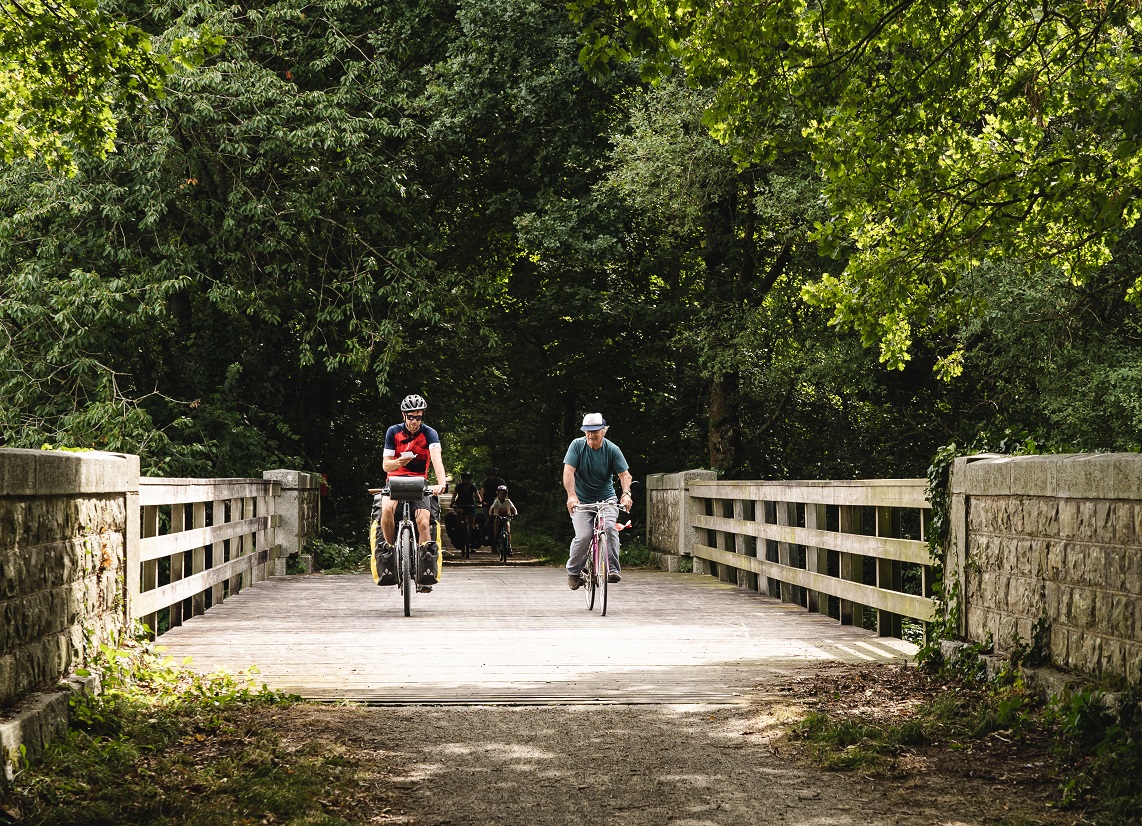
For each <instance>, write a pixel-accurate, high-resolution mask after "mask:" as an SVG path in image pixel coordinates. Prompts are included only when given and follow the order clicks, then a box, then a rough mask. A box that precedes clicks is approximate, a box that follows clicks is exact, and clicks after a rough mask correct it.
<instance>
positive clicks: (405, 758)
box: [274, 696, 1075, 826]
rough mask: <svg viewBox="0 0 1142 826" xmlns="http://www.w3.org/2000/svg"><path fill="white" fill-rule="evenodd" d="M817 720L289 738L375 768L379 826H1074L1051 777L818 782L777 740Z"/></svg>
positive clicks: (632, 715) (502, 710) (291, 718)
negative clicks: (789, 728)
mask: <svg viewBox="0 0 1142 826" xmlns="http://www.w3.org/2000/svg"><path fill="white" fill-rule="evenodd" d="M804 710H805V707H804V705H801V704H800V703H799V702H798V701H793V702H791V701H790V699H789V698H788V697H781V696H772V697H757V698H755V699H754V701H753V702H751V703H750V704H743V705H706V706H698V705H687V706H681V705H679V706H669V705H658V706H646V705H643V706H606V705H604V706H564V707H535V706H530V707H494V706H473V707H396V708H362V707H355V708H353V707H330V706H324V707H323V706H313V705H307V706H298V707H295V708H292V709H288V710H284V711H278V712H276V714H278V715H279V716H278V717H277V719H276V720H275V722H274V725H275V727H276V728H277V730H278V731H280V732H281V733H282V734H283V736H284V737H285V740H286V743H288V744H290V745H291V746H294V747H297V748H301V747H302V746H304V745H305V744H306V743H310V742H312V741H319V742H324V743H335V744H339V748H343V749H344V750H345V753H344V756H345V757H346V758H347V759H349V760H350V761H351V762H352V763H354V764H357V765H360V766H362V767H364V770H365V772H364V773H365V777H363V778H362V785H361V794H360V798H359V799H358V800H356V801H346V802H345V803H346V805H347V806H349V807H350V808H351V809H353V810H354V812H353V813H354V815H355V816H359V817H362V816H363V819H364V820H365V821H366V822H368V820H369V819H370V817H371V818H372V820H373V822H377V823H388V822H391V823H411V824H505V826H510V825H511V824H520V826H543V825H544V824H560V825H562V824H632V825H635V824H637V825H639V826H641V824H647V826H650V825H651V824H676V825H677V826H714V825H715V824H716V826H734V825H736V824H742V825H743V826H745V824H751V825H752V824H758V823H770V824H799V826H806V825H807V824H831V825H832V826H843V824H854V825H855V824H949V825H952V824H955V825H956V826H959V824H990V823H1011V824H1016V823H1019V824H1032V823H1043V824H1062V823H1072V822H1075V818H1074V816H1066V815H1061V814H1059V813H1057V812H1055V811H1053V810H1051V809H1050V808H1048V806H1047V803H1048V801H1049V800H1050V795H1051V793H1052V792H1053V788H1051V787H1050V785H1049V784H1047V783H1044V782H1042V778H1037V779H1036V780H1035V781H1034V782H1030V783H1022V782H1014V783H1013V782H1010V781H1009V780H1005V779H1000V778H996V777H991V778H990V779H984V778H982V777H979V776H975V777H973V776H967V775H966V774H965V773H964V771H963V766H962V765H961V766H959V767H957V769H956V770H955V771H953V772H952V773H951V774H941V773H939V772H932V771H930V770H929V771H924V770H921V771H919V772H914V773H910V772H904V773H902V776H900V777H889V778H886V777H879V778H865V777H861V776H859V775H853V774H850V773H839V772H824V771H821V770H819V769H816V768H814V767H812V766H811V765H810V764H809V763H808V761H806V760H805V759H804V758H803V757H802V756H801V755H799V754H798V753H797V750H796V748H795V747H794V746H792V745H790V744H788V743H787V742H779V741H778V736H779V733H780V730H781V726H780V725H779V724H780V722H781V721H783V720H784V721H788V720H789V719H791V718H792V717H797V716H800V715H801V714H803V713H804ZM969 762H970V761H969ZM968 771H969V772H970V769H969V770H968ZM971 773H973V774H974V772H971ZM366 815H367V816H366Z"/></svg>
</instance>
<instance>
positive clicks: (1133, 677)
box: [947, 454, 1142, 682]
mask: <svg viewBox="0 0 1142 826" xmlns="http://www.w3.org/2000/svg"><path fill="white" fill-rule="evenodd" d="M952 494H953V509H952V527H953V531H952V533H953V535H952V547H951V549H950V554H949V558H948V565H947V576H948V579H949V581H951V582H954V581H958V582H959V588H960V598H961V606H962V609H963V611H962V626H963V627H962V628H961V631H962V632H963V634H964V635H965V637H966V638H967V639H968V640H970V641H972V642H982V641H985V640H987V639H988V638H989V637H990V639H991V640H992V641H993V643H994V644H995V646H996V649H997V650H998V651H999V652H1000V653H1009V652H1011V651H1012V650H1013V649H1014V648H1015V647H1016V646H1019V645H1028V644H1030V643H1031V642H1032V640H1033V638H1034V635H1035V628H1036V625H1037V624H1039V625H1040V626H1041V627H1042V628H1043V629H1044V630H1045V632H1046V634H1045V638H1044V640H1043V641H1044V642H1045V643H1046V648H1047V651H1048V653H1049V655H1050V658H1051V662H1052V664H1054V665H1056V666H1059V667H1062V668H1065V669H1068V670H1071V671H1075V672H1078V673H1081V674H1085V675H1088V676H1093V677H1106V678H1110V679H1112V680H1127V681H1131V682H1139V681H1142V455H1137V454H1079V455H1056V456H1027V457H1003V458H1000V457H988V458H981V459H977V460H973V459H972V458H970V457H968V458H962V459H958V460H957V461H956V465H955V468H954V470H953V475H952Z"/></svg>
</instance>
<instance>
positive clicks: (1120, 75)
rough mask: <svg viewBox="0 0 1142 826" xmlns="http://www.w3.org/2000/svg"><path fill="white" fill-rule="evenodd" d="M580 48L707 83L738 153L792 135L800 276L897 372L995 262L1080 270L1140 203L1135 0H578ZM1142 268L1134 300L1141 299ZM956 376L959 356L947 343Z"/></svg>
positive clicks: (1104, 258)
mask: <svg viewBox="0 0 1142 826" xmlns="http://www.w3.org/2000/svg"><path fill="white" fill-rule="evenodd" d="M573 8H574V9H575V10H576V13H577V16H578V17H579V19H581V20H583V21H584V22H585V24H586V32H587V33H586V35H585V42H586V45H585V47H584V59H585V60H587V61H588V62H591V63H594V64H598V63H599V62H600V61H605V60H608V59H614V58H616V57H618V58H625V57H628V56H630V55H632V54H633V55H634V56H635V57H638V58H641V59H642V61H643V64H642V65H643V69H644V75H645V76H647V77H648V78H651V77H658V76H663V75H666V74H669V73H670V72H671V71H673V69H672V67H673V66H674V65H675V63H674V62H675V61H677V63H678V64H679V65H680V66H681V67H682V69H683V70H684V72H685V73H686V76H687V77H688V79H689V80H690V82H692V83H694V84H696V85H702V86H709V87H711V88H713V89H715V90H716V94H715V96H714V99H713V101H712V103H711V105H710V107H709V108H708V109H707V111H706V123H707V124H708V126H709V127H710V128H711V130H712V132H713V134H714V135H716V136H717V137H719V138H720V139H722V140H724V141H726V142H728V143H729V144H730V145H731V146H733V147H734V149H735V151H736V155H737V157H738V159H739V161H742V162H751V161H754V160H759V159H766V158H770V157H773V156H774V155H775V154H779V153H781V152H783V151H786V149H787V148H788V145H787V138H788V136H789V135H790V134H793V135H797V134H798V133H803V134H804V136H805V137H806V138H807V139H808V141H809V144H810V147H811V151H812V154H813V158H814V160H815V162H816V164H817V167H818V170H819V172H820V174H821V175H822V177H823V179H824V182H825V189H824V197H825V199H826V201H827V203H828V207H829V213H830V215H829V218H828V219H827V220H826V221H823V222H821V225H820V227H819V228H818V230H817V233H816V236H815V237H816V238H817V239H818V240H819V241H820V242H821V243H822V244H823V245H824V246H825V247H826V248H827V249H829V250H831V251H833V252H834V253H843V254H845V256H846V258H847V261H846V266H845V268H844V270H843V271H842V272H840V273H839V274H829V275H827V276H826V277H824V278H823V279H821V280H820V281H819V282H817V283H815V284H812V285H807V287H806V290H807V294H808V295H809V296H811V297H812V298H814V299H815V300H817V301H820V302H822V303H826V304H828V305H830V306H832V307H834V308H835V315H834V320H835V321H837V322H842V323H846V324H851V325H853V326H854V327H855V328H856V329H857V330H859V331H860V333H861V335H862V338H863V339H864V341H865V342H866V343H878V344H879V346H880V348H881V353H882V358H883V359H884V360H885V361H886V362H887V363H889V364H890V365H893V366H896V367H900V366H901V365H902V364H903V362H904V360H905V359H906V358H908V356H909V352H910V349H911V346H912V344H913V342H914V339H915V337H916V335H918V334H920V333H922V332H923V331H927V330H933V329H935V330H939V329H948V328H950V327H955V326H956V325H958V324H959V323H961V322H963V321H964V320H965V319H966V318H967V317H970V316H971V315H973V314H974V313H976V312H977V311H979V310H980V309H981V308H980V307H979V304H978V302H977V301H973V300H972V297H971V295H970V294H966V293H965V292H963V291H957V290H956V289H955V286H956V284H957V283H958V282H959V281H960V280H961V279H972V278H974V277H976V276H977V275H978V273H979V272H980V269H981V267H984V266H986V264H987V262H989V261H996V260H1002V259H1014V260H1018V261H1021V262H1023V265H1024V266H1025V267H1026V271H1027V276H1028V278H1030V279H1034V278H1038V277H1041V276H1042V274H1043V273H1045V271H1046V270H1048V269H1051V268H1057V269H1058V270H1060V271H1061V272H1062V273H1063V275H1065V276H1066V277H1067V278H1069V279H1070V280H1071V281H1072V282H1074V283H1077V284H1081V283H1085V282H1086V281H1087V280H1088V279H1090V278H1091V277H1092V274H1093V273H1095V272H1097V271H1098V270H1099V268H1100V267H1102V266H1103V265H1105V264H1106V263H1107V262H1108V261H1110V259H1111V254H1112V250H1113V249H1114V246H1115V243H1116V242H1117V240H1118V239H1119V238H1121V237H1122V235H1123V233H1124V232H1125V231H1126V230H1128V229H1129V228H1130V227H1132V226H1133V225H1134V223H1135V222H1136V221H1137V220H1138V217H1139V207H1138V196H1139V194H1140V191H1142V152H1140V149H1142V143H1140V141H1142V99H1140V95H1139V83H1140V78H1142V72H1140V71H1139V69H1140V68H1142V67H1140V64H1139V61H1140V60H1142V30H1140V24H1142V9H1140V7H1139V5H1138V4H1137V3H1136V2H1132V0H1120V2H1113V0H1112V1H1111V2H1107V3H1103V2H1099V3H1091V2H1087V0H1061V1H1056V2H1047V3H1039V2H1034V3H1030V2H1015V3H996V2H992V0H967V1H966V2H959V0H957V2H943V1H942V0H926V2H906V3H892V2H881V3H871V4H856V5H854V4H851V3H833V4H812V3H810V4H805V3H800V2H794V1H792V0H767V2H763V3H737V2H731V3H714V2H709V1H708V0H696V1H695V2H687V3H684V4H678V3H674V2H672V0H614V1H613V2H612V0H577V2H575V3H574V4H573ZM1140 290H1142V280H1135V281H1134V282H1133V284H1132V286H1131V288H1130V293H1129V296H1128V297H1129V298H1130V299H1131V300H1138V299H1139V297H1140V292H1139V291H1140ZM947 356H948V358H946V359H945V360H944V362H943V367H944V369H945V370H948V371H949V372H952V373H954V372H955V370H956V369H958V368H957V364H958V360H959V357H960V356H959V351H956V353H951V354H947Z"/></svg>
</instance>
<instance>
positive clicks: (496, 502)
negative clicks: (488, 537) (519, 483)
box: [488, 485, 519, 553]
mask: <svg viewBox="0 0 1142 826" xmlns="http://www.w3.org/2000/svg"><path fill="white" fill-rule="evenodd" d="M488 514H489V515H490V516H491V517H492V542H493V550H495V544H494V543H495V541H496V537H497V536H499V535H500V519H501V518H503V517H505V516H518V515H519V511H517V510H516V507H515V505H513V504H512V500H510V499H508V486H507V485H500V486H499V488H497V489H496V498H495V499H493V500H492V504H491V505H490V506H489V507H488ZM504 527H505V528H506V529H507V532H508V545H509V547H510V545H511V538H512V523H511V522H510V521H507V522H506V523H505V526H504ZM508 553H511V551H508Z"/></svg>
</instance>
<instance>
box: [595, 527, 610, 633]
mask: <svg viewBox="0 0 1142 826" xmlns="http://www.w3.org/2000/svg"><path fill="white" fill-rule="evenodd" d="M605 543H606V537H603V539H602V540H601V544H605ZM610 577H611V553H610V548H606V547H603V548H600V551H598V592H600V593H598V607H600V608H601V609H602V611H603V615H602V616H604V617H605V616H606V580H608V579H610Z"/></svg>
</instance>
